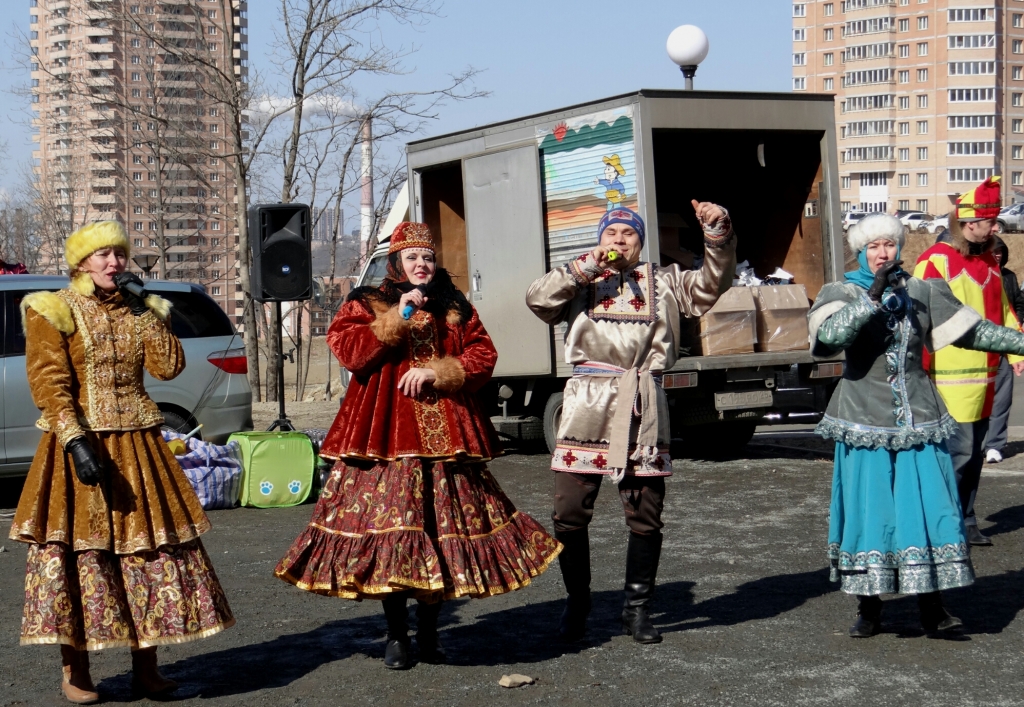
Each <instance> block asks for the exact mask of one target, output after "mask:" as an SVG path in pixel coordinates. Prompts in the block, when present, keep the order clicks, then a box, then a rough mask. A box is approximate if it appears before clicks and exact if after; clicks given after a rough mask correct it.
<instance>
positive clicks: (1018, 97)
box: [1010, 93, 1024, 107]
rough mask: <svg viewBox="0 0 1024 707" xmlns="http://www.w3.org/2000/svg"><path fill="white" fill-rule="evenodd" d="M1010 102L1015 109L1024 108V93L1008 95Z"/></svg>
mask: <svg viewBox="0 0 1024 707" xmlns="http://www.w3.org/2000/svg"><path fill="white" fill-rule="evenodd" d="M1010 102H1011V103H1012V104H1013V105H1014V106H1016V107H1020V106H1024V93H1012V94H1010Z"/></svg>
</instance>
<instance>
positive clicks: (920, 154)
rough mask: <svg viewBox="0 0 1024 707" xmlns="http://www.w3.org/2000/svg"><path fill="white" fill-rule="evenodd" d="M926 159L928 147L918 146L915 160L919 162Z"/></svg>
mask: <svg viewBox="0 0 1024 707" xmlns="http://www.w3.org/2000/svg"><path fill="white" fill-rule="evenodd" d="M927 159H928V148H927V147H919V148H917V160H918V161H919V162H923V161H924V160H927Z"/></svg>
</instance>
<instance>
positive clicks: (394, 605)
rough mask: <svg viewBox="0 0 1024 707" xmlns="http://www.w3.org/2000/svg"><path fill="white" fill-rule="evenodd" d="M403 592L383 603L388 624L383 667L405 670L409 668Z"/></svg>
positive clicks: (407, 620)
mask: <svg viewBox="0 0 1024 707" xmlns="http://www.w3.org/2000/svg"><path fill="white" fill-rule="evenodd" d="M407 599H408V597H407V595H406V593H405V592H400V593H397V594H392V595H391V596H389V597H387V598H386V599H385V600H384V601H383V602H381V603H382V604H383V605H384V618H385V619H386V620H387V622H388V645H387V648H385V649H384V667H385V668H390V669H391V670H405V669H406V668H408V667H409V612H408V610H407V609H406V608H405V602H406V600H407Z"/></svg>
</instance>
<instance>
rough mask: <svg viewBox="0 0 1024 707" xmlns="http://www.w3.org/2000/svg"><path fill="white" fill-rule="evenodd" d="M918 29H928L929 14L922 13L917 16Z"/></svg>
mask: <svg viewBox="0 0 1024 707" xmlns="http://www.w3.org/2000/svg"><path fill="white" fill-rule="evenodd" d="M917 28H918V29H928V15H921V16H920V17H918V18H917Z"/></svg>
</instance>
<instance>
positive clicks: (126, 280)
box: [114, 272, 149, 317]
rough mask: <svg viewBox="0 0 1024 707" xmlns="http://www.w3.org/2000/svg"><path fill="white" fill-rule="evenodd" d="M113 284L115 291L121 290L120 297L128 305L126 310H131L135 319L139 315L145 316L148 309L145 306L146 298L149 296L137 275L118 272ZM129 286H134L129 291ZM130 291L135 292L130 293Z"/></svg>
mask: <svg viewBox="0 0 1024 707" xmlns="http://www.w3.org/2000/svg"><path fill="white" fill-rule="evenodd" d="M114 284H115V285H117V289H119V290H121V297H123V298H124V303H125V304H126V305H128V309H130V310H132V314H134V315H135V316H136V317H137V316H139V315H140V314H145V313H146V311H147V310H148V309H149V307H147V306H146V296H147V295H148V294H149V293H148V292H146V285H145V283H143V282H142V280H140V279H139V277H138V276H137V275H134V274H132V273H130V272H119V273H118V274H117V275H114ZM130 285H134V287H132V288H131V289H129V286H130ZM132 290H136V291H135V292H132Z"/></svg>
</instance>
